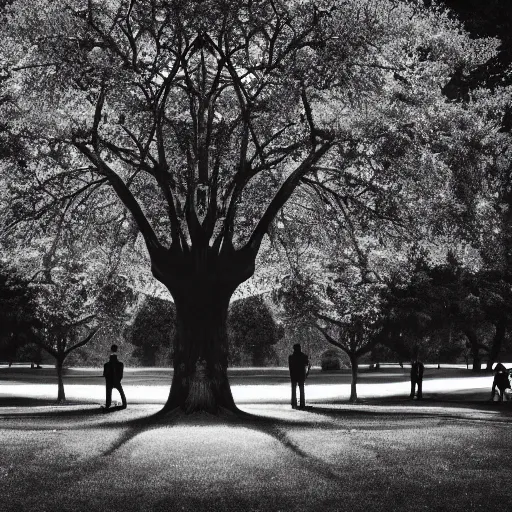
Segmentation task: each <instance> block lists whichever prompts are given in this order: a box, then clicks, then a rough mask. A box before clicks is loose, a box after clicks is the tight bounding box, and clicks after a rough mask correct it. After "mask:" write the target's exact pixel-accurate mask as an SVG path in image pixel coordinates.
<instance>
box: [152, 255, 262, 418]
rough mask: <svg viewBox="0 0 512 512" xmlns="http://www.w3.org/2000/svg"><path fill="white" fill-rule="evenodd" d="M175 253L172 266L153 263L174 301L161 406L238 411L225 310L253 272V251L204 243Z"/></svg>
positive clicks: (170, 408) (166, 407)
mask: <svg viewBox="0 0 512 512" xmlns="http://www.w3.org/2000/svg"><path fill="white" fill-rule="evenodd" d="M178 256H179V258H180V259H179V260H178V265H179V267H178V265H177V264H176V260H174V261H172V259H171V261H172V263H173V265H172V266H171V265H169V266H166V265H165V264H163V263H162V262H160V263H159V264H158V266H157V268H154V269H153V270H154V271H153V273H154V274H155V277H157V278H158V279H159V280H160V281H162V282H163V283H164V284H165V285H166V286H167V287H168V289H169V291H170V293H171V295H172V297H173V299H174V304H175V307H176V336H175V339H174V347H173V366H174V375H173V380H172V384H171V390H170V393H169V398H168V400H167V403H166V404H165V406H164V409H163V411H162V412H167V411H172V410H175V409H180V410H182V411H184V412H185V413H187V414H188V413H193V412H197V411H207V412H209V413H212V414H218V413H220V412H222V411H232V412H238V409H237V407H236V405H235V402H234V400H233V396H232V394H231V388H230V386H229V381H228V376H227V367H228V337H227V316H228V307H229V301H230V299H231V296H232V294H233V292H234V291H235V289H236V288H237V286H238V285H239V284H241V283H242V282H243V281H245V280H246V279H248V278H249V277H250V276H251V275H252V274H253V272H254V257H253V256H252V255H251V254H247V255H246V254H240V252H234V251H232V252H231V253H230V254H228V255H219V254H216V253H214V252H213V251H212V250H211V249H209V248H206V249H205V250H203V251H202V252H200V251H197V250H196V251H195V252H192V253H191V254H187V255H183V254H181V255H178ZM164 263H165V262H164ZM177 268H179V269H180V272H177V271H176V270H177Z"/></svg>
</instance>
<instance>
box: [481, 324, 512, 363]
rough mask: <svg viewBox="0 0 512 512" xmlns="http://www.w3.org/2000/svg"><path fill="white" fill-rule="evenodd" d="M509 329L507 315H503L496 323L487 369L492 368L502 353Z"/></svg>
mask: <svg viewBox="0 0 512 512" xmlns="http://www.w3.org/2000/svg"><path fill="white" fill-rule="evenodd" d="M506 329H507V319H506V316H505V315H503V316H502V317H501V318H500V319H499V320H498V322H497V323H496V332H495V334H494V338H493V340H492V345H491V350H490V351H489V360H488V361H487V368H486V369H487V370H488V371H491V370H492V365H493V364H494V363H495V362H496V360H497V359H498V356H499V354H500V350H501V346H502V344H503V340H504V339H505V332H506Z"/></svg>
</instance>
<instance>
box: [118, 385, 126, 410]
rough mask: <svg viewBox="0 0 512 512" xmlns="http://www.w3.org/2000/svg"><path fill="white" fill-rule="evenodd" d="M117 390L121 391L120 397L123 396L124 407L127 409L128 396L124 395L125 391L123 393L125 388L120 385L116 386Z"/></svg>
mask: <svg viewBox="0 0 512 512" xmlns="http://www.w3.org/2000/svg"><path fill="white" fill-rule="evenodd" d="M116 389H117V391H119V395H120V396H121V401H122V403H123V407H126V396H125V394H124V391H123V386H121V383H119V384H118V385H117V386H116Z"/></svg>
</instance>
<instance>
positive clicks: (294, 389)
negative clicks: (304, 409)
mask: <svg viewBox="0 0 512 512" xmlns="http://www.w3.org/2000/svg"><path fill="white" fill-rule="evenodd" d="M292 407H293V408H294V409H295V408H296V407H297V382H296V381H294V380H292Z"/></svg>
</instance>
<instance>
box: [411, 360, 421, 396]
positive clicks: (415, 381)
mask: <svg viewBox="0 0 512 512" xmlns="http://www.w3.org/2000/svg"><path fill="white" fill-rule="evenodd" d="M423 370H424V366H423V363H422V362H421V361H418V359H415V360H414V361H413V362H412V364H411V396H410V399H411V400H412V399H413V398H414V393H415V391H416V385H418V394H417V397H418V400H421V399H422V398H423V394H422V387H423Z"/></svg>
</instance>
